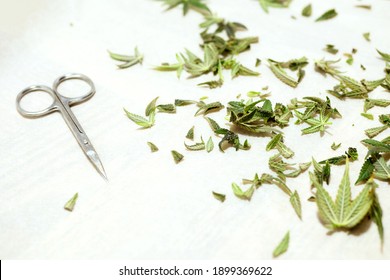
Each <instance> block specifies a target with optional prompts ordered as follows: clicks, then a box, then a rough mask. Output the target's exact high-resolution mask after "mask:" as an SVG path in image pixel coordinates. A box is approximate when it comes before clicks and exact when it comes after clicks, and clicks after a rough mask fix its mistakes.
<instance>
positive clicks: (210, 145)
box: [206, 136, 214, 153]
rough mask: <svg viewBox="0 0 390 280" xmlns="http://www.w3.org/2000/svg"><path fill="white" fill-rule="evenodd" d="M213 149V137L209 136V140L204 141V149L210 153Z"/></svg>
mask: <svg viewBox="0 0 390 280" xmlns="http://www.w3.org/2000/svg"><path fill="white" fill-rule="evenodd" d="M213 149H214V142H213V139H212V138H211V136H210V138H209V140H208V141H207V143H206V151H207V152H208V153H210V152H211V151H212V150H213Z"/></svg>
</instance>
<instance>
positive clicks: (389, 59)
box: [376, 49, 390, 62]
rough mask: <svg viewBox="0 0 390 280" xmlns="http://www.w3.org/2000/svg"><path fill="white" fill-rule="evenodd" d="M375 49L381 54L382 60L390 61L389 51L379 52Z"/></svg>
mask: <svg viewBox="0 0 390 280" xmlns="http://www.w3.org/2000/svg"><path fill="white" fill-rule="evenodd" d="M376 51H377V52H378V53H379V54H380V55H381V57H382V58H383V60H384V61H386V62H390V54H389V53H384V52H381V51H380V50H378V49H377V50H376Z"/></svg>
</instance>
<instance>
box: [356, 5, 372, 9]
mask: <svg viewBox="0 0 390 280" xmlns="http://www.w3.org/2000/svg"><path fill="white" fill-rule="evenodd" d="M355 7H356V8H362V9H366V10H371V5H355Z"/></svg>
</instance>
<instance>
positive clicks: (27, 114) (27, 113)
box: [16, 86, 58, 118]
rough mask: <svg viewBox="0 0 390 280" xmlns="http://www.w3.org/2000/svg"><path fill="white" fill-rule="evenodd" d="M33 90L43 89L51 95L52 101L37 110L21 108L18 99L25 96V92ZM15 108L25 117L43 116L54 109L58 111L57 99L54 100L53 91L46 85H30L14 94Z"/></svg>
mask: <svg viewBox="0 0 390 280" xmlns="http://www.w3.org/2000/svg"><path fill="white" fill-rule="evenodd" d="M35 91H43V92H46V93H48V94H50V95H51V97H53V103H52V104H51V105H49V106H48V107H47V108H45V109H43V110H39V111H28V110H25V109H23V108H22V106H21V105H20V101H21V100H22V98H23V97H25V96H26V95H27V94H29V93H32V92H35ZM16 109H17V110H18V112H19V113H20V114H21V115H22V116H24V117H27V118H38V117H42V116H45V115H47V114H50V113H53V112H55V111H58V106H57V101H56V94H55V92H54V91H53V90H52V89H51V88H49V87H47V86H31V87H28V88H26V89H24V90H22V91H21V92H20V93H19V94H18V95H17V96H16Z"/></svg>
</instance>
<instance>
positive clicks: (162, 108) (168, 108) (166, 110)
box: [156, 104, 176, 114]
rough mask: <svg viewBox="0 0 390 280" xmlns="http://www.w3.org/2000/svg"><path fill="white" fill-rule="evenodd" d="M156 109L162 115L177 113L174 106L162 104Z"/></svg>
mask: <svg viewBox="0 0 390 280" xmlns="http://www.w3.org/2000/svg"><path fill="white" fill-rule="evenodd" d="M156 109H157V110H158V111H159V112H161V113H170V114H172V113H176V107H175V105H173V104H160V105H157V106H156Z"/></svg>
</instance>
